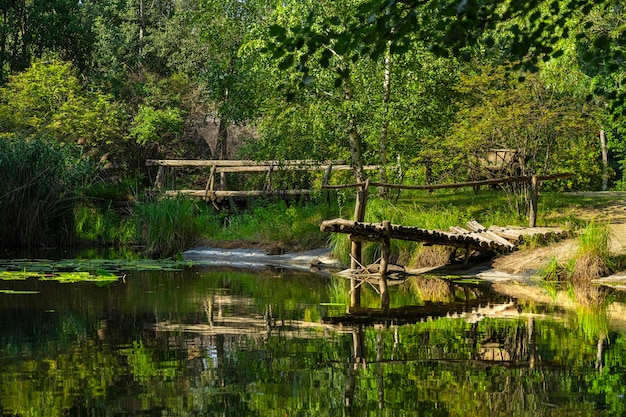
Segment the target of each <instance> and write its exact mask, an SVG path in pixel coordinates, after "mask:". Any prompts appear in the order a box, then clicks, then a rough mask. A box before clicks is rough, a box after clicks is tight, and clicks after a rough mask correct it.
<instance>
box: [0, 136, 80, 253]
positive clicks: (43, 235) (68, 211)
mask: <svg viewBox="0 0 626 417" xmlns="http://www.w3.org/2000/svg"><path fill="white" fill-rule="evenodd" d="M90 172H91V168H90V166H89V161H88V160H87V159H83V158H81V156H80V153H79V152H78V150H77V148H75V147H74V146H73V145H69V144H67V145H61V144H59V143H58V142H56V141H53V140H48V139H47V138H44V137H36V138H28V139H21V138H16V137H10V138H3V139H2V140H0V178H2V181H0V213H2V216H0V245H3V246H37V245H42V244H48V245H50V244H54V245H58V244H63V243H69V242H71V240H72V238H73V207H74V204H75V202H76V201H77V196H78V194H79V190H80V188H81V187H82V186H83V184H84V182H85V181H86V180H87V178H88V177H89V175H90Z"/></svg>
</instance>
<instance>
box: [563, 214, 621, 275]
mask: <svg viewBox="0 0 626 417" xmlns="http://www.w3.org/2000/svg"><path fill="white" fill-rule="evenodd" d="M610 239H611V231H610V228H609V225H608V224H598V223H596V222H593V221H592V222H591V223H589V225H588V226H587V227H586V228H585V229H583V230H582V231H581V233H580V234H579V235H578V250H577V251H576V255H575V257H574V259H573V260H572V262H573V265H572V268H571V271H572V272H571V275H572V276H571V278H572V279H574V280H588V279H594V278H600V277H604V276H607V275H609V274H610V273H611V272H612V270H613V268H614V267H615V257H614V256H613V254H612V253H611V251H610V249H609V244H610Z"/></svg>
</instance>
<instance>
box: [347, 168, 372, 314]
mask: <svg viewBox="0 0 626 417" xmlns="http://www.w3.org/2000/svg"><path fill="white" fill-rule="evenodd" d="M369 184H370V180H369V179H368V180H366V181H365V183H363V184H361V189H360V190H359V191H357V194H356V203H355V205H354V221H355V222H362V221H364V220H365V208H366V206H367V191H368V188H369ZM351 241H352V243H351V245H350V258H351V260H350V269H352V271H356V270H357V269H359V268H360V267H361V264H362V262H363V259H362V256H361V246H362V244H361V242H360V241H358V240H356V239H355V240H352V239H351ZM360 306H361V289H360V288H359V283H358V282H357V279H356V278H352V279H350V307H360Z"/></svg>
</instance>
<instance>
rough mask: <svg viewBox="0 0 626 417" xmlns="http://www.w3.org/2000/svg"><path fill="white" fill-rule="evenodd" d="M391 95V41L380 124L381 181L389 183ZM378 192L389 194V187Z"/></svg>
mask: <svg viewBox="0 0 626 417" xmlns="http://www.w3.org/2000/svg"><path fill="white" fill-rule="evenodd" d="M390 95H391V51H390V43H387V50H386V51H385V69H384V75H383V121H382V123H381V125H380V173H379V175H380V182H382V183H387V142H388V135H387V130H388V127H389V120H388V117H389V98H390ZM378 193H379V194H380V195H381V196H386V195H387V188H385V187H380V188H379V189H378Z"/></svg>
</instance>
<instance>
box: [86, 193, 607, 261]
mask: <svg viewBox="0 0 626 417" xmlns="http://www.w3.org/2000/svg"><path fill="white" fill-rule="evenodd" d="M614 200H616V198H612V197H610V196H607V197H601V198H599V197H597V196H596V197H588V196H577V195H567V196H564V195H563V194H559V193H545V194H542V196H541V199H540V206H539V219H538V225H550V226H561V227H564V228H566V229H569V230H578V229H580V228H583V227H585V226H586V225H587V224H588V220H584V219H581V218H579V217H578V214H577V212H576V210H577V209H578V208H580V207H586V208H589V207H603V206H606V205H609V204H611V202H612V201H614ZM352 213H353V205H352V203H351V202H350V201H347V202H345V200H343V199H341V198H338V199H331V200H330V201H327V200H321V199H320V200H316V199H309V200H302V201H295V200H294V201H282V200H277V201H273V202H272V201H267V200H254V201H249V202H248V204H247V205H241V206H235V205H232V206H230V207H226V208H222V209H221V210H216V209H215V208H214V207H212V206H211V205H208V204H206V203H203V202H201V201H197V200H189V199H184V198H178V199H169V200H167V199H166V200H159V201H154V202H151V203H139V204H137V205H136V206H135V207H134V208H133V209H132V215H131V216H122V215H119V214H115V212H114V211H113V210H111V209H110V208H107V207H101V208H100V209H96V208H94V207H91V208H82V209H81V210H79V211H77V216H76V225H77V230H78V235H79V237H80V238H81V241H83V242H90V241H91V242H97V243H107V242H108V243H113V244H131V243H132V244H138V245H142V246H144V247H145V248H146V250H147V252H148V253H150V254H152V255H153V256H161V257H169V256H173V255H175V254H176V253H178V252H180V251H183V250H185V249H188V248H190V247H192V246H195V245H203V244H206V245H214V246H221V247H261V248H264V249H266V250H267V251H268V252H270V253H281V252H291V251H297V250H305V249H311V248H319V247H324V246H331V247H332V248H333V249H335V252H336V254H337V255H338V256H340V257H342V258H343V260H344V262H347V259H346V257H347V253H348V247H349V240H348V239H347V237H346V236H345V235H340V234H334V235H332V236H329V235H327V234H325V233H322V232H320V230H319V225H320V223H321V222H322V221H323V220H326V219H331V218H335V217H343V218H352V215H353V214H352ZM382 220H390V221H391V222H392V223H397V224H403V225H412V226H418V227H422V228H429V229H440V230H447V229H448V228H449V227H450V226H458V225H464V224H465V223H466V222H467V221H470V220H477V221H479V222H480V223H482V224H483V225H484V226H487V227H488V226H490V225H501V226H503V225H526V224H527V220H526V218H525V216H522V215H520V214H518V213H517V211H516V210H515V208H514V207H513V205H512V204H511V202H510V201H509V199H508V197H507V195H506V194H504V193H501V192H497V191H492V190H482V191H479V192H475V191H466V192H449V191H448V192H446V191H440V192H434V193H426V192H423V193H413V194H412V195H410V196H407V197H404V198H401V199H398V200H397V201H396V202H390V201H387V200H382V199H377V198H370V200H369V202H368V206H367V214H366V221H369V222H380V221H382ZM392 244H393V245H394V247H393V249H392V250H393V254H394V256H395V260H396V261H398V262H399V263H401V264H403V265H416V264H420V265H428V264H429V263H435V264H436V263H438V262H441V260H442V259H443V258H445V257H446V256H448V253H447V252H446V251H445V249H442V248H437V247H429V248H422V246H421V244H419V243H415V242H403V241H393V242H392ZM379 251H380V248H379V246H378V245H376V244H368V245H366V248H365V256H366V261H373V260H374V259H376V258H377V257H378V255H379Z"/></svg>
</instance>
